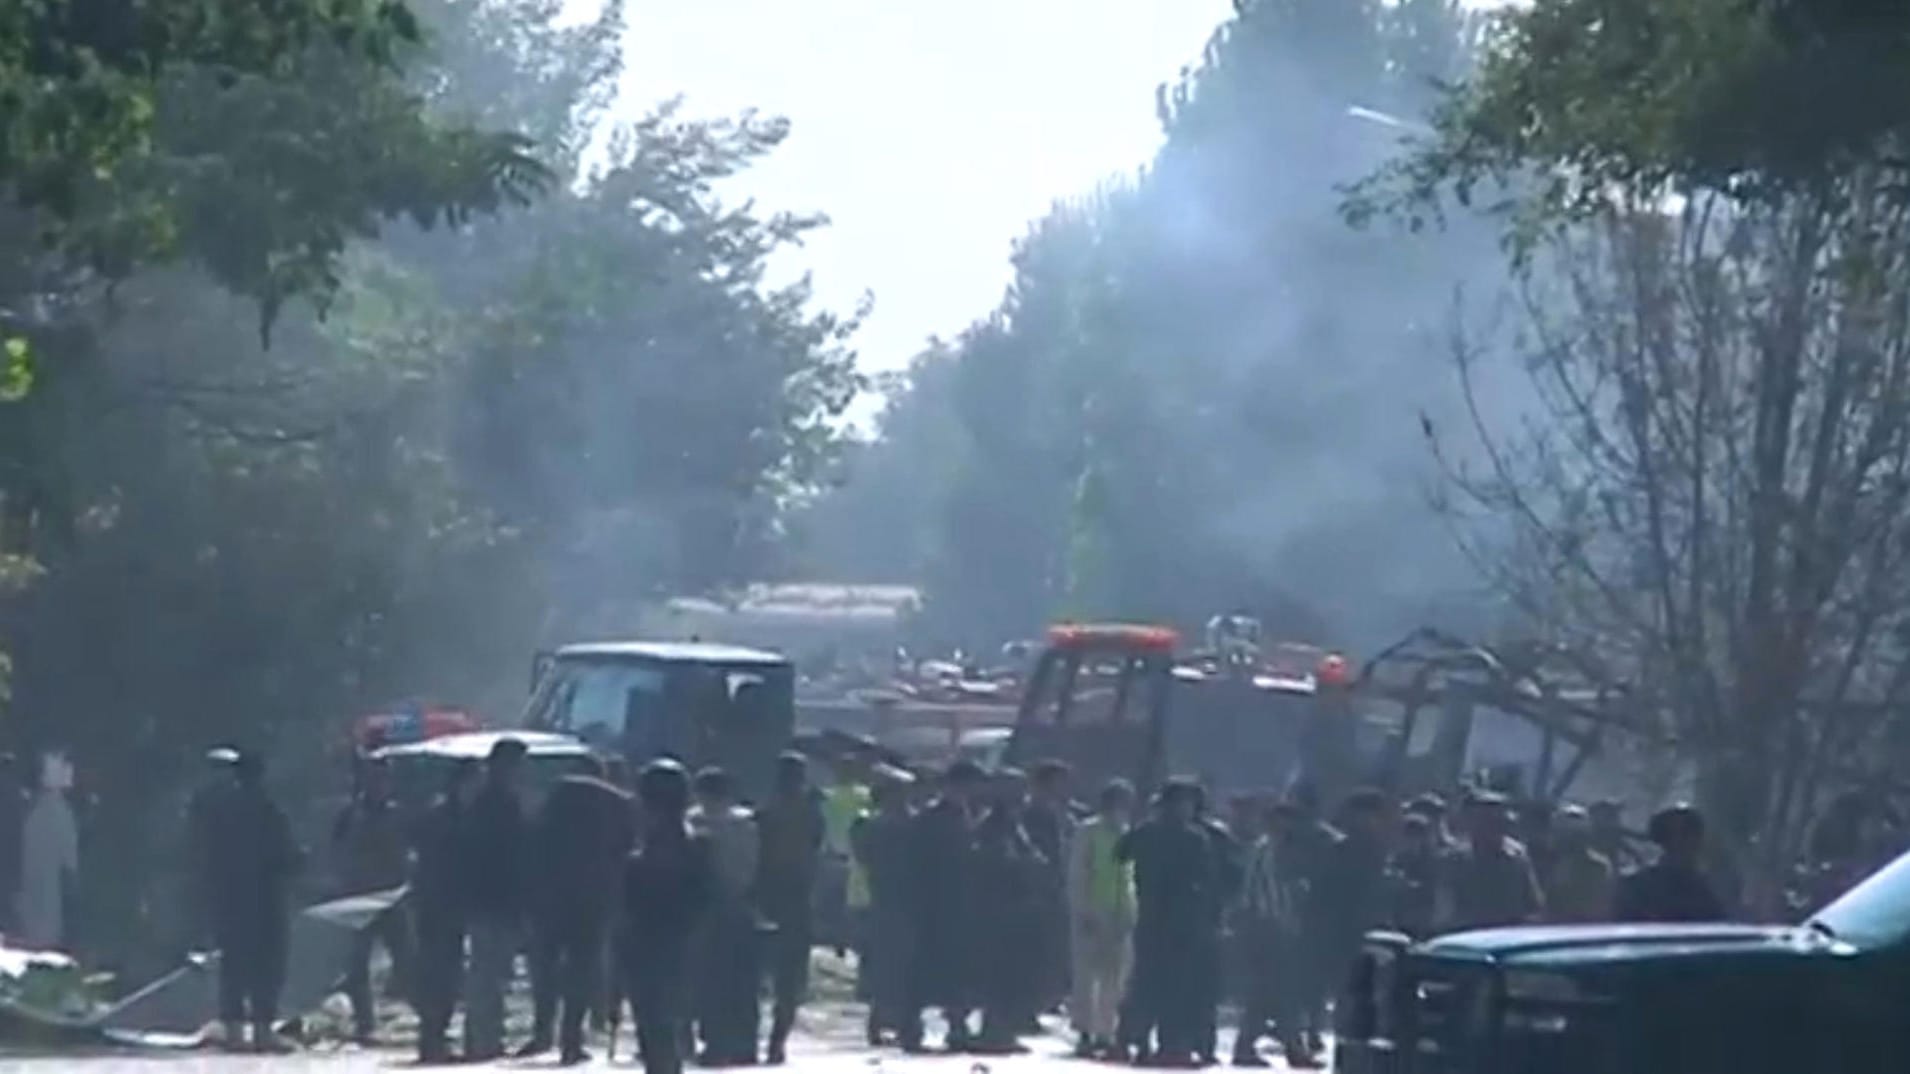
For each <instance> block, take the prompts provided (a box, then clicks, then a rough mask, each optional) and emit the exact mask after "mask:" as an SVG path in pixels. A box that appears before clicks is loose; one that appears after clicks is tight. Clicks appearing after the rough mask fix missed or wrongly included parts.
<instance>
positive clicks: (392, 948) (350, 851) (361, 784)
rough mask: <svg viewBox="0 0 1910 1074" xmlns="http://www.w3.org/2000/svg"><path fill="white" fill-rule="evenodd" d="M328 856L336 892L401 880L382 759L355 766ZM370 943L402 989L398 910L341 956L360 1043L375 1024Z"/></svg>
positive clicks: (399, 827) (405, 940) (399, 847)
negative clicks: (353, 787) (380, 949)
mask: <svg viewBox="0 0 1910 1074" xmlns="http://www.w3.org/2000/svg"><path fill="white" fill-rule="evenodd" d="M332 855H333V859H334V861H335V862H336V869H337V879H338V884H337V886H338V894H340V895H341V896H344V895H364V894H368V893H371V892H378V891H390V890H391V889H393V888H396V887H398V886H400V885H402V884H403V883H404V882H405V870H406V867H407V861H406V855H407V850H406V846H405V832H404V824H403V821H402V820H401V818H400V816H399V812H398V804H397V803H396V802H395V801H393V800H392V797H391V789H390V779H389V772H388V771H387V770H386V767H385V764H384V762H383V761H369V760H368V761H366V762H364V764H363V765H362V766H361V767H360V768H359V769H358V788H357V793H355V794H354V795H352V800H351V803H350V804H349V805H347V806H346V807H345V808H344V809H343V810H340V811H339V814H338V818H337V820H335V821H333V823H332ZM375 943H382V944H384V946H385V951H386V952H387V953H388V954H390V956H391V966H392V978H393V983H394V986H395V987H394V991H396V992H397V993H399V994H403V992H404V991H405V989H406V987H407V984H408V978H409V976H410V973H411V932H410V930H409V929H408V928H407V927H406V922H405V918H404V914H403V913H402V912H401V911H398V910H395V909H394V910H393V911H392V912H389V913H387V914H385V915H384V916H382V917H380V918H379V919H378V920H377V921H375V922H374V923H373V924H372V926H371V927H370V928H368V929H365V930H364V931H362V932H360V933H359V934H358V936H357V937H356V938H355V939H354V940H353V941H352V946H351V950H350V952H349V953H348V954H347V956H346V963H345V996H346V998H347V999H349V1000H350V1001H351V1012H352V1032H353V1036H354V1037H355V1038H356V1039H357V1040H358V1042H359V1043H361V1044H363V1043H369V1042H370V1041H371V1039H372V1033H373V1029H374V1028H375V1026H376V1024H377V1001H376V999H375V998H374V997H373V996H372V991H371V951H372V946H373V944H375Z"/></svg>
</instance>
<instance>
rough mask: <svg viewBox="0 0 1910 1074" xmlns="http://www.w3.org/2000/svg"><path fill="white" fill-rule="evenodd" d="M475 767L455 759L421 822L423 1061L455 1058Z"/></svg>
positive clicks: (418, 920)
mask: <svg viewBox="0 0 1910 1074" xmlns="http://www.w3.org/2000/svg"><path fill="white" fill-rule="evenodd" d="M477 769H478V766H477V764H476V762H473V761H457V762H455V763H454V764H453V765H452V768H451V772H450V774H449V776H448V777H447V778H446V780H445V784H444V791H443V793H441V794H440V795H439V796H438V798H437V800H436V801H434V802H433V803H432V804H431V807H430V808H429V809H428V810H426V812H425V815H424V817H423V818H422V819H421V820H420V821H419V824H418V832H417V838H416V841H415V847H416V851H417V854H416V857H415V858H414V860H413V863H412V869H411V890H410V892H409V893H408V894H407V901H408V902H409V903H410V905H411V915H412V925H413V929H414V931H415V932H416V933H417V938H418V950H417V957H416V960H415V962H414V963H413V965H414V967H415V969H414V972H413V975H412V993H411V1000H412V1003H413V1004H414V1005H415V1006H416V1007H417V1010H418V1061H419V1062H421V1063H444V1062H448V1061H449V1060H450V1058H451V1049H450V1046H449V1044H448V1043H447V1042H446V1034H447V1032H448V1030H449V1029H450V1025H451V1014H452V1012H453V1011H454V1010H455V1009H456V1008H457V1005H458V988H459V985H460V984H461V982H462V981H463V978H464V934H465V904H464V898H465V893H464V882H465V876H466V868H465V846H466V842H467V840H468V839H469V835H468V833H467V832H466V831H465V824H466V809H467V807H468V805H469V800H470V796H471V791H472V788H473V787H475V786H476V784H477Z"/></svg>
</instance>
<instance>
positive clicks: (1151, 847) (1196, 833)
mask: <svg viewBox="0 0 1910 1074" xmlns="http://www.w3.org/2000/svg"><path fill="white" fill-rule="evenodd" d="M1158 803H1159V804H1158V807H1157V809H1156V811H1155V814H1154V816H1152V817H1150V818H1149V819H1148V820H1147V821H1146V822H1145V823H1142V824H1140V825H1137V826H1136V827H1134V828H1133V829H1131V830H1130V831H1128V833H1127V834H1126V835H1124V836H1122V837H1121V839H1120V841H1119V842H1118V843H1116V844H1115V858H1116V860H1119V861H1125V862H1131V863H1132V864H1133V867H1134V894H1135V903H1136V913H1135V926H1134V975H1133V977H1132V979H1131V980H1130V982H1129V988H1130V990H1131V993H1132V998H1131V1000H1130V1002H1129V1003H1128V1004H1127V1006H1128V1010H1127V1012H1126V1014H1125V1018H1124V1022H1125V1024H1124V1026H1123V1029H1122V1032H1123V1035H1124V1036H1126V1037H1127V1038H1128V1039H1127V1040H1126V1041H1124V1042H1123V1043H1124V1044H1126V1045H1129V1046H1131V1047H1133V1048H1135V1049H1137V1050H1139V1051H1140V1052H1142V1053H1144V1054H1143V1055H1142V1056H1141V1057H1142V1058H1152V1059H1154V1060H1156V1061H1159V1062H1161V1063H1163V1064H1167V1065H1186V1064H1192V1063H1193V1062H1194V1061H1195V1056H1196V1054H1197V1053H1198V1052H1199V1051H1200V1048H1201V1046H1202V1042H1201V1040H1200V1034H1201V1032H1202V1028H1203V1026H1202V1022H1201V1015H1200V1009H1199V1004H1200V1002H1201V997H1202V996H1203V995H1204V990H1203V988H1202V986H1201V983H1200V981H1199V980H1198V977H1199V974H1200V972H1201V969H1202V966H1203V963H1202V957H1201V952H1200V951H1199V949H1198V948H1199V941H1198V937H1199V935H1200V933H1201V932H1202V930H1204V929H1206V928H1207V927H1208V921H1209V915H1210V913H1211V912H1212V911H1211V904H1212V901H1213V899H1214V882H1213V881H1214V877H1213V864H1214V849H1213V843H1212V840H1211V839H1210V838H1209V836H1208V834H1207V832H1206V830H1205V829H1204V828H1202V827H1201V825H1200V821H1199V818H1198V816H1197V813H1198V809H1199V805H1200V788H1199V786H1198V785H1196V784H1194V783H1192V782H1189V781H1187V780H1178V779H1177V780H1171V781H1169V782H1168V784H1167V786H1166V787H1164V788H1162V790H1161V793H1160V797H1159V799H1158ZM1150 1034H1152V1035H1154V1036H1155V1037H1156V1038H1157V1039H1156V1041H1155V1043H1154V1045H1153V1047H1152V1048H1151V1049H1150V1048H1149V1047H1148V1042H1147V1037H1148V1036H1149V1035H1150Z"/></svg>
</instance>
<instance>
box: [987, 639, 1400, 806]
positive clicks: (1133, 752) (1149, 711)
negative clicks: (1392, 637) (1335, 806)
mask: <svg viewBox="0 0 1910 1074" xmlns="http://www.w3.org/2000/svg"><path fill="white" fill-rule="evenodd" d="M1233 633H1234V636H1233V637H1231V638H1230V640H1231V641H1235V642H1237V641H1238V631H1235V632H1233ZM1350 684H1351V678H1350V671H1349V668H1348V665H1347V662H1346V660H1345V658H1344V657H1343V656H1341V655H1340V654H1337V653H1332V652H1328V651H1327V650H1324V649H1322V648H1319V647H1317V646H1308V645H1302V644H1297V643H1288V644H1284V645H1276V646H1270V647H1266V648H1264V649H1260V648H1256V650H1255V651H1254V653H1253V655H1252V656H1251V657H1244V656H1243V654H1242V650H1241V649H1239V648H1238V647H1237V646H1229V647H1227V648H1225V649H1224V650H1221V651H1219V652H1216V651H1214V647H1212V646H1210V647H1209V649H1208V650H1204V651H1198V652H1191V653H1184V652H1182V651H1181V646H1180V636H1179V634H1178V633H1177V632H1176V631H1175V630H1173V629H1172V628H1171V627H1166V626H1162V625H1158V624H1136V623H1089V624H1083V623H1064V624H1059V625H1057V626H1055V627H1053V628H1051V629H1050V630H1049V632H1048V639H1047V643H1046V645H1045V647H1044V648H1043V650H1042V652H1041V654H1040V656H1039V657H1038V658H1037V660H1036V662H1035V666H1034V670H1033V672H1032V674H1031V675H1030V676H1029V679H1028V682H1027V684H1026V686H1025V687H1024V689H1023V690H1022V693H1021V700H1020V704H1019V706H1018V707H1017V711H1016V714H1015V723H1014V731H1013V734H1012V735H1011V736H1010V738H1009V742H1008V747H1007V750H1006V752H1005V760H1006V762H1007V763H1009V764H1012V765H1023V766H1026V765H1030V764H1034V763H1038V762H1040V761H1042V760H1046V759H1049V758H1053V759H1058V760H1062V761H1065V762H1067V763H1068V764H1069V766H1070V767H1071V768H1073V769H1074V770H1075V772H1076V774H1077V776H1078V777H1079V778H1080V779H1082V780H1084V781H1087V782H1088V783H1089V785H1093V784H1097V783H1099V782H1101V781H1105V780H1108V779H1112V778H1115V777H1120V778H1123V779H1127V780H1129V781H1131V782H1133V783H1135V784H1136V785H1137V786H1140V787H1144V788H1146V787H1154V786H1157V785H1159V783H1160V782H1161V781H1162V780H1163V779H1165V778H1167V777H1170V776H1191V777H1195V778H1198V779H1200V780H1201V781H1202V782H1203V783H1204V784H1205V785H1206V786H1207V787H1208V788H1209V789H1210V790H1212V791H1214V792H1216V793H1220V794H1229V793H1240V792H1255V791H1265V790H1270V789H1277V788H1280V787H1284V786H1285V785H1287V784H1289V783H1292V782H1294V781H1296V780H1302V779H1303V780H1306V781H1309V782H1311V783H1313V784H1314V785H1315V786H1316V788H1317V789H1318V790H1319V791H1321V792H1322V793H1324V794H1327V795H1334V794H1337V793H1339V792H1341V791H1343V790H1346V789H1348V788H1349V786H1350V785H1351V784H1352V783H1354V782H1357V781H1358V780H1359V779H1360V778H1361V776H1362V774H1363V770H1364V768H1365V765H1364V764H1363V762H1362V761H1361V758H1360V753H1361V736H1360V734H1359V729H1358V727H1357V726H1356V722H1357V721H1356V717H1355V716H1354V715H1353V710H1352V708H1351V705H1350V696H1349V694H1348V687H1349V686H1350Z"/></svg>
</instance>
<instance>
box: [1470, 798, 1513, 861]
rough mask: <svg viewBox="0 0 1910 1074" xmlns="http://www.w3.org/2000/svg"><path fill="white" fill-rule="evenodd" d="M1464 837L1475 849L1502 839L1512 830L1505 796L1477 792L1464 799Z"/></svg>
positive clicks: (1509, 810) (1509, 811)
mask: <svg viewBox="0 0 1910 1074" xmlns="http://www.w3.org/2000/svg"><path fill="white" fill-rule="evenodd" d="M1465 823H1466V835H1467V836H1469V837H1470V838H1471V839H1472V841H1473V846H1474V847H1475V848H1481V847H1485V846H1487V845H1488V844H1490V843H1492V842H1494V841H1497V840H1502V839H1504V838H1505V837H1506V836H1507V835H1508V834H1510V832H1511V830H1512V816H1511V809H1510V807H1509V805H1508V804H1507V802H1506V798H1505V795H1503V794H1500V793H1499V792H1497V791H1478V792H1476V793H1474V794H1473V795H1472V796H1471V797H1470V798H1467V799H1466V812H1465Z"/></svg>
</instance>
